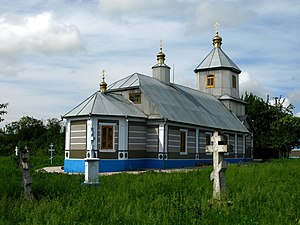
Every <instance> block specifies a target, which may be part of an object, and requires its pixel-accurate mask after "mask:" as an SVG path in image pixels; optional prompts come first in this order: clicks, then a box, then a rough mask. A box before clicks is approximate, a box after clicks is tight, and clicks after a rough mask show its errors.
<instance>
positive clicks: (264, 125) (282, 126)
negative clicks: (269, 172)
mask: <svg viewBox="0 0 300 225" xmlns="http://www.w3.org/2000/svg"><path fill="white" fill-rule="evenodd" d="M242 98H243V100H244V101H246V102H247V105H246V114H247V115H248V116H249V117H250V119H251V121H252V123H253V126H254V127H255V132H254V148H255V150H257V149H265V148H274V149H278V150H280V153H282V156H285V157H287V156H288V153H289V152H290V151H291V150H292V149H293V147H296V146H299V139H300V128H299V126H297V124H299V123H300V121H299V120H300V118H298V117H294V116H293V114H292V110H293V108H294V106H293V105H292V104H289V105H288V106H287V107H285V106H284V103H285V99H282V98H281V97H279V98H274V101H275V102H274V104H271V103H270V101H269V99H267V100H266V101H264V100H263V99H262V98H260V97H258V96H255V95H253V94H252V93H250V94H248V93H247V92H246V93H245V95H244V96H243V97H242ZM292 124H293V125H292Z"/></svg>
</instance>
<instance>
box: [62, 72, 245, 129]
mask: <svg viewBox="0 0 300 225" xmlns="http://www.w3.org/2000/svg"><path fill="white" fill-rule="evenodd" d="M132 88H139V89H140V90H141V92H142V93H143V94H144V95H145V97H146V98H147V99H148V100H149V101H150V102H151V103H152V104H153V106H154V108H155V110H156V111H157V113H158V114H159V115H158V116H155V118H157V119H159V118H161V119H166V120H168V121H173V122H179V123H185V124H191V125H197V126H203V127H210V128H214V129H221V130H230V131H239V132H248V130H247V129H246V128H245V126H244V125H243V124H242V123H241V122H240V120H239V119H238V118H237V117H236V116H235V115H234V114H233V113H231V112H230V111H229V110H228V109H227V108H226V106H225V105H224V104H223V103H222V102H220V101H219V100H218V99H217V98H216V97H214V96H213V95H210V94H208V93H204V92H201V91H197V90H194V89H191V88H188V87H184V86H181V85H177V84H170V85H167V84H164V83H162V82H160V81H159V80H157V79H154V78H152V77H149V76H145V75H142V74H138V73H135V74H133V75H130V76H128V77H125V78H123V79H121V80H119V81H117V82H115V83H113V84H112V85H110V86H109V87H108V89H107V91H106V92H105V93H101V92H96V93H94V94H93V95H92V96H90V97H89V98H87V99H86V100H85V101H83V102H82V103H81V104H79V105H78V106H77V107H75V108H74V109H73V110H71V111H70V112H68V113H67V114H65V115H64V117H74V116H82V115H89V114H92V115H107V116H110V115H114V116H116V115H117V116H132V117H142V118H147V116H146V115H145V114H144V113H143V112H142V111H140V110H139V109H138V108H137V107H136V106H135V105H134V104H133V103H131V102H130V101H129V100H127V99H125V98H124V97H122V96H121V95H119V94H117V92H118V91H120V90H124V89H132ZM152 116H153V115H149V117H148V118H152Z"/></svg>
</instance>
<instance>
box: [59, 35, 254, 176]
mask: <svg viewBox="0 0 300 225" xmlns="http://www.w3.org/2000/svg"><path fill="white" fill-rule="evenodd" d="M221 44H222V38H221V37H220V36H219V35H218V32H217V33H216V35H215V37H214V38H213V49H212V50H211V52H210V53H209V54H208V55H207V56H206V57H205V58H204V60H203V61H202V62H201V63H200V64H199V65H198V66H197V67H196V69H195V70H194V72H195V73H196V76H197V90H195V89H191V88H189V87H185V86H182V85H179V84H174V83H171V82H170V67H169V66H168V65H166V64H165V54H164V53H163V51H162V47H161V48H160V51H159V53H158V54H157V63H156V64H155V65H154V66H153V67H152V77H150V76H146V75H142V74H139V73H135V74H132V75H130V76H127V77H124V78H123V79H121V80H118V81H116V82H114V83H113V84H111V85H108V86H107V84H106V83H105V81H104V77H103V81H102V82H101V84H100V90H98V91H96V92H95V93H94V94H92V95H91V96H90V97H88V98H87V99H86V100H84V101H83V102H82V103H80V104H79V105H78V106H76V107H75V108H74V109H72V110H71V111H69V112H68V113H66V114H65V115H64V116H63V118H64V119H65V121H66V141H65V142H66V143H65V144H66V145H65V162H64V170H65V172H84V162H85V161H84V159H85V158H98V159H99V160H100V163H99V172H108V171H124V170H138V169H152V168H156V169H163V168H179V167H192V166H195V165H199V164H202V163H210V162H211V161H212V155H211V153H206V152H205V146H206V145H210V144H211V136H212V134H213V132H214V131H221V132H222V133H223V134H224V137H226V138H225V139H226V142H227V143H226V144H228V145H231V146H232V152H230V153H227V155H226V156H225V157H226V160H227V161H229V162H245V161H249V160H252V147H253V136H252V133H251V130H250V129H249V126H248V125H249V124H248V123H247V119H246V118H247V116H246V115H245V102H244V101H242V100H241V99H240V97H239V74H240V73H241V70H240V69H239V68H238V66H237V65H236V64H235V63H234V62H233V61H232V60H231V59H230V58H229V57H228V56H227V55H226V54H225V53H224V51H223V50H222V49H221Z"/></svg>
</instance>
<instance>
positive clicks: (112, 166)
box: [64, 158, 252, 173]
mask: <svg viewBox="0 0 300 225" xmlns="http://www.w3.org/2000/svg"><path fill="white" fill-rule="evenodd" d="M225 160H226V161H227V162H229V163H244V162H249V161H252V159H251V158H229V159H225ZM211 163H212V160H211V159H199V160H193V159H189V160H184V159H177V160H175V159H169V160H160V159H128V160H111V159H100V161H99V172H119V171H132V170H143V169H171V168H172V169H173V168H183V167H194V166H197V165H199V164H211ZM64 171H65V172H67V173H84V159H65V163H64Z"/></svg>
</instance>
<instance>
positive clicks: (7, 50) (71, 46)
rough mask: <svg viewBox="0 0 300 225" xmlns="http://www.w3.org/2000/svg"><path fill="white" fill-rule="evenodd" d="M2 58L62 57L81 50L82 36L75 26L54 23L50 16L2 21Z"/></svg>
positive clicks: (0, 29) (0, 26)
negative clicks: (21, 56)
mask: <svg viewBox="0 0 300 225" xmlns="http://www.w3.org/2000/svg"><path fill="white" fill-rule="evenodd" d="M0 43H1V45H0V54H2V55H7V54H9V55H10V54H12V55H14V54H18V55H19V54H20V53H25V52H29V53H37V52H38V53H44V54H51V53H62V52H69V51H74V50H78V49H81V48H82V41H81V37H80V33H79V31H78V30H77V28H76V27H75V26H73V25H65V24H62V23H59V22H57V21H55V20H54V18H53V15H52V14H51V13H50V12H43V13H40V14H37V15H34V16H26V17H24V18H21V19H20V18H18V19H17V21H16V19H12V18H11V17H9V16H7V15H2V17H1V18H0Z"/></svg>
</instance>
